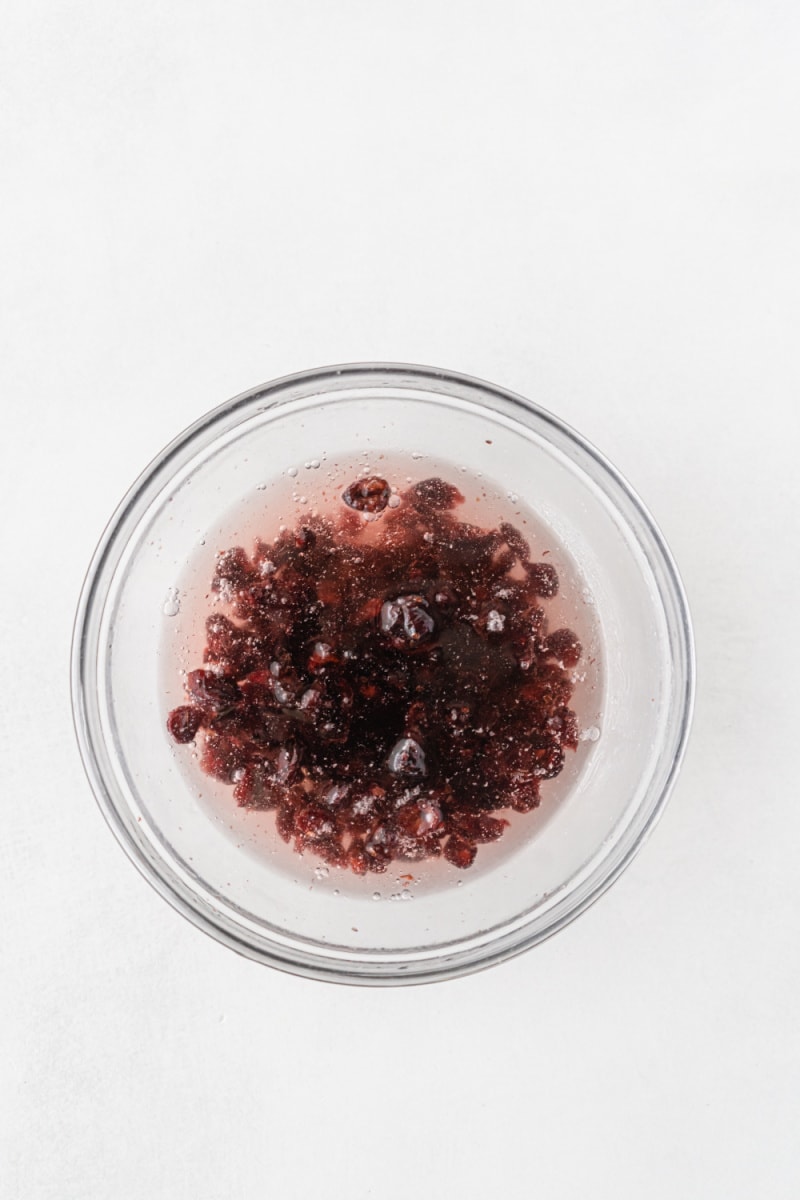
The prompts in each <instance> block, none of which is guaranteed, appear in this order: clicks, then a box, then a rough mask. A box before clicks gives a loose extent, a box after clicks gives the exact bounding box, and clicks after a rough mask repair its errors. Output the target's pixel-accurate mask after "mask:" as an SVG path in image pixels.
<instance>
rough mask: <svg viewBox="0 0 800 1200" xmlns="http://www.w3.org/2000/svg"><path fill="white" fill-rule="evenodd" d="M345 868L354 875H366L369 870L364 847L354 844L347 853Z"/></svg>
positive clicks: (367, 857)
mask: <svg viewBox="0 0 800 1200" xmlns="http://www.w3.org/2000/svg"><path fill="white" fill-rule="evenodd" d="M347 866H348V867H349V868H350V870H351V871H352V872H353V874H354V875H366V873H367V871H368V870H369V856H368V854H367V852H366V850H365V849H364V847H363V846H361V845H359V844H358V843H356V842H354V843H353V845H352V846H351V847H350V849H349V850H348V851H347Z"/></svg>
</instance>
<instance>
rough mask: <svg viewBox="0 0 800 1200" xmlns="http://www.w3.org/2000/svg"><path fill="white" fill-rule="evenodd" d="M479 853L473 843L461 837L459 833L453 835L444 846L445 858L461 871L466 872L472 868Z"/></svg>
mask: <svg viewBox="0 0 800 1200" xmlns="http://www.w3.org/2000/svg"><path fill="white" fill-rule="evenodd" d="M477 853H478V849H477V847H476V846H473V844H472V843H471V842H468V841H467V839H466V838H463V837H461V836H460V835H459V834H457V833H451V834H450V837H449V838H448V839H447V841H446V842H445V844H444V856H445V858H446V859H447V861H448V862H449V863H452V864H453V866H454V867H458V868H459V870H461V871H465V870H466V869H467V867H471V866H472V864H473V863H474V862H475V855H476V854H477Z"/></svg>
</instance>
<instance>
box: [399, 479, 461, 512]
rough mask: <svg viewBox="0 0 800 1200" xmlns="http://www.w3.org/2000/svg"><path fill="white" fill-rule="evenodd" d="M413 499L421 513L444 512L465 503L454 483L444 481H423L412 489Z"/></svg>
mask: <svg viewBox="0 0 800 1200" xmlns="http://www.w3.org/2000/svg"><path fill="white" fill-rule="evenodd" d="M411 499H412V503H413V504H414V506H415V508H418V509H419V511H420V512H442V511H444V510H445V509H449V508H455V506H456V505H457V504H463V503H464V497H463V496H462V495H461V492H460V491H459V490H458V488H457V487H454V486H453V484H452V483H445V481H444V479H438V478H437V479H423V480H421V482H420V483H416V484H414V486H413V487H412V489H411Z"/></svg>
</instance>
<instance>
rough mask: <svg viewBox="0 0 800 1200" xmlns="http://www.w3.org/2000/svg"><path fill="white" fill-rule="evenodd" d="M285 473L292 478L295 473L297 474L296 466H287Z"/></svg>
mask: <svg viewBox="0 0 800 1200" xmlns="http://www.w3.org/2000/svg"><path fill="white" fill-rule="evenodd" d="M286 474H287V475H291V477H292V479H294V477H295V475H296V474H297V467H289V468H288V470H287V471H286Z"/></svg>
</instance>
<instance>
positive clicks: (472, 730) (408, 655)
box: [167, 476, 581, 875]
mask: <svg viewBox="0 0 800 1200" xmlns="http://www.w3.org/2000/svg"><path fill="white" fill-rule="evenodd" d="M389 498H390V488H389V485H388V483H387V481H386V480H385V479H382V478H379V477H378V476H372V477H370V478H368V479H359V480H356V481H355V482H354V483H353V484H351V486H350V487H349V488H348V489H347V490H346V492H345V493H344V496H343V499H344V501H345V506H349V507H345V506H342V507H341V512H340V514H339V516H338V517H337V519H336V520H331V519H327V518H321V517H317V516H312V517H309V518H308V519H307V521H306V523H305V524H303V525H300V526H298V527H296V528H294V529H284V530H283V531H282V532H281V533H280V534H279V535H278V537H276V538H275V539H274V540H273V541H272V542H271V543H267V542H263V541H259V542H257V543H256V546H255V550H254V554H253V557H252V559H251V558H250V557H249V556H248V554H247V553H246V551H245V550H244V549H243V548H242V547H234V548H233V549H231V550H227V551H225V552H224V553H222V554H220V555H218V557H217V562H216V566H215V571H214V578H213V580H212V590H213V592H214V593H215V594H216V598H217V604H218V606H217V607H216V608H215V609H214V610H213V611H212V612H211V613H210V614H209V616H208V619H207V621H206V646H205V650H204V655H203V659H204V661H205V662H206V663H207V667H206V668H205V669H201V668H198V669H197V670H193V671H190V672H189V674H188V675H187V677H186V693H187V700H188V703H186V704H184V705H181V706H179V707H178V708H176V709H173V711H172V712H171V713H170V714H169V717H168V718H167V728H168V730H169V733H170V735H171V736H172V738H173V739H174V740H175V741H176V742H178V743H184V744H185V743H189V742H192V741H193V740H194V739H195V738H197V740H198V747H199V755H200V765H201V768H202V770H203V771H204V772H206V774H208V775H210V776H211V777H213V778H214V779H216V780H219V781H220V782H221V783H223V784H225V785H228V786H230V787H231V788H232V791H233V799H234V801H235V802H236V803H237V804H238V805H240V806H241V807H242V808H244V809H250V810H269V809H275V810H276V812H275V824H276V830H277V833H278V835H279V836H280V837H281V838H283V840H284V841H286V842H288V843H291V844H292V845H293V847H294V849H295V850H296V851H297V853H300V854H302V853H307V854H313V855H314V856H316V857H317V858H319V859H321V860H322V861H323V862H325V863H327V864H329V865H330V866H332V867H335V868H339V869H343V870H349V871H352V872H353V874H355V875H366V874H367V873H376V874H381V873H383V872H385V871H386V870H387V869H388V868H389V866H390V864H392V863H393V862H396V863H398V864H399V863H401V862H403V861H410V862H415V861H420V860H423V859H427V858H436V857H439V856H443V857H444V859H445V860H446V861H447V862H448V863H449V864H451V865H452V866H454V867H457V868H459V869H461V870H463V869H465V868H468V867H470V866H471V865H472V863H473V862H474V860H475V857H476V854H477V852H478V847H479V846H480V845H483V844H485V843H488V842H494V841H497V840H498V839H500V838H501V837H502V835H503V833H504V831H505V829H506V827H507V825H508V821H507V820H506V819H505V817H504V816H502V815H500V814H501V813H502V812H503V811H505V812H506V813H508V812H509V811H512V812H517V813H528V812H530V811H532V810H533V809H535V808H536V807H537V805H538V804H539V802H540V796H541V788H542V785H543V784H545V786H546V781H547V780H548V779H552V778H553V777H554V776H556V775H557V774H558V773H559V772H560V771H561V769H562V767H563V764H564V756H565V753H566V751H567V750H574V749H575V748H576V747H577V746H578V742H579V730H578V722H577V718H576V716H575V713H574V712H573V710H572V709H571V708H570V703H571V697H572V692H573V687H574V681H573V679H572V677H571V675H570V673H569V672H570V670H571V668H573V667H574V666H575V665H576V664H577V663H578V661H579V660H580V656H581V646H580V642H579V640H578V638H577V637H576V635H575V634H574V633H573V632H572V631H571V630H568V629H556V630H555V631H554V632H552V633H550V632H548V626H547V613H546V610H545V608H544V607H542V606H541V605H540V604H539V603H538V599H537V598H544V599H547V598H549V597H552V596H554V595H555V594H556V592H557V590H558V576H557V573H556V571H555V569H554V568H553V567H552V566H551V565H550V564H549V563H546V562H530V561H529V558H530V548H529V546H528V543H527V540H526V539H525V537H524V536H523V535H522V533H521V532H520V531H519V530H518V529H517V528H516V527H515V526H513V525H511V524H508V523H503V524H501V525H500V527H499V529H483V528H480V527H478V526H475V525H469V524H466V523H464V522H461V521H458V520H457V518H456V517H455V515H454V514H453V509H454V508H455V507H456V506H457V505H459V504H460V503H462V501H463V497H462V495H461V493H460V492H459V490H458V488H456V487H455V486H454V485H453V484H450V483H448V482H446V481H445V480H443V479H439V478H432V479H426V480H423V481H422V482H420V483H417V484H415V485H414V486H412V487H410V488H409V489H407V490H406V492H405V493H404V494H402V495H401V496H400V500H401V503H400V504H399V505H398V506H397V507H396V508H389V505H388V502H389ZM384 509H387V511H386V512H385V515H384V516H383V518H382V520H381V523H380V525H379V526H369V525H366V524H365V523H364V522H363V520H361V519H360V517H359V515H358V514H359V513H377V512H383V510H384ZM351 510H354V511H351ZM378 534H379V535H380V536H377V535H378ZM520 568H523V569H520Z"/></svg>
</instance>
